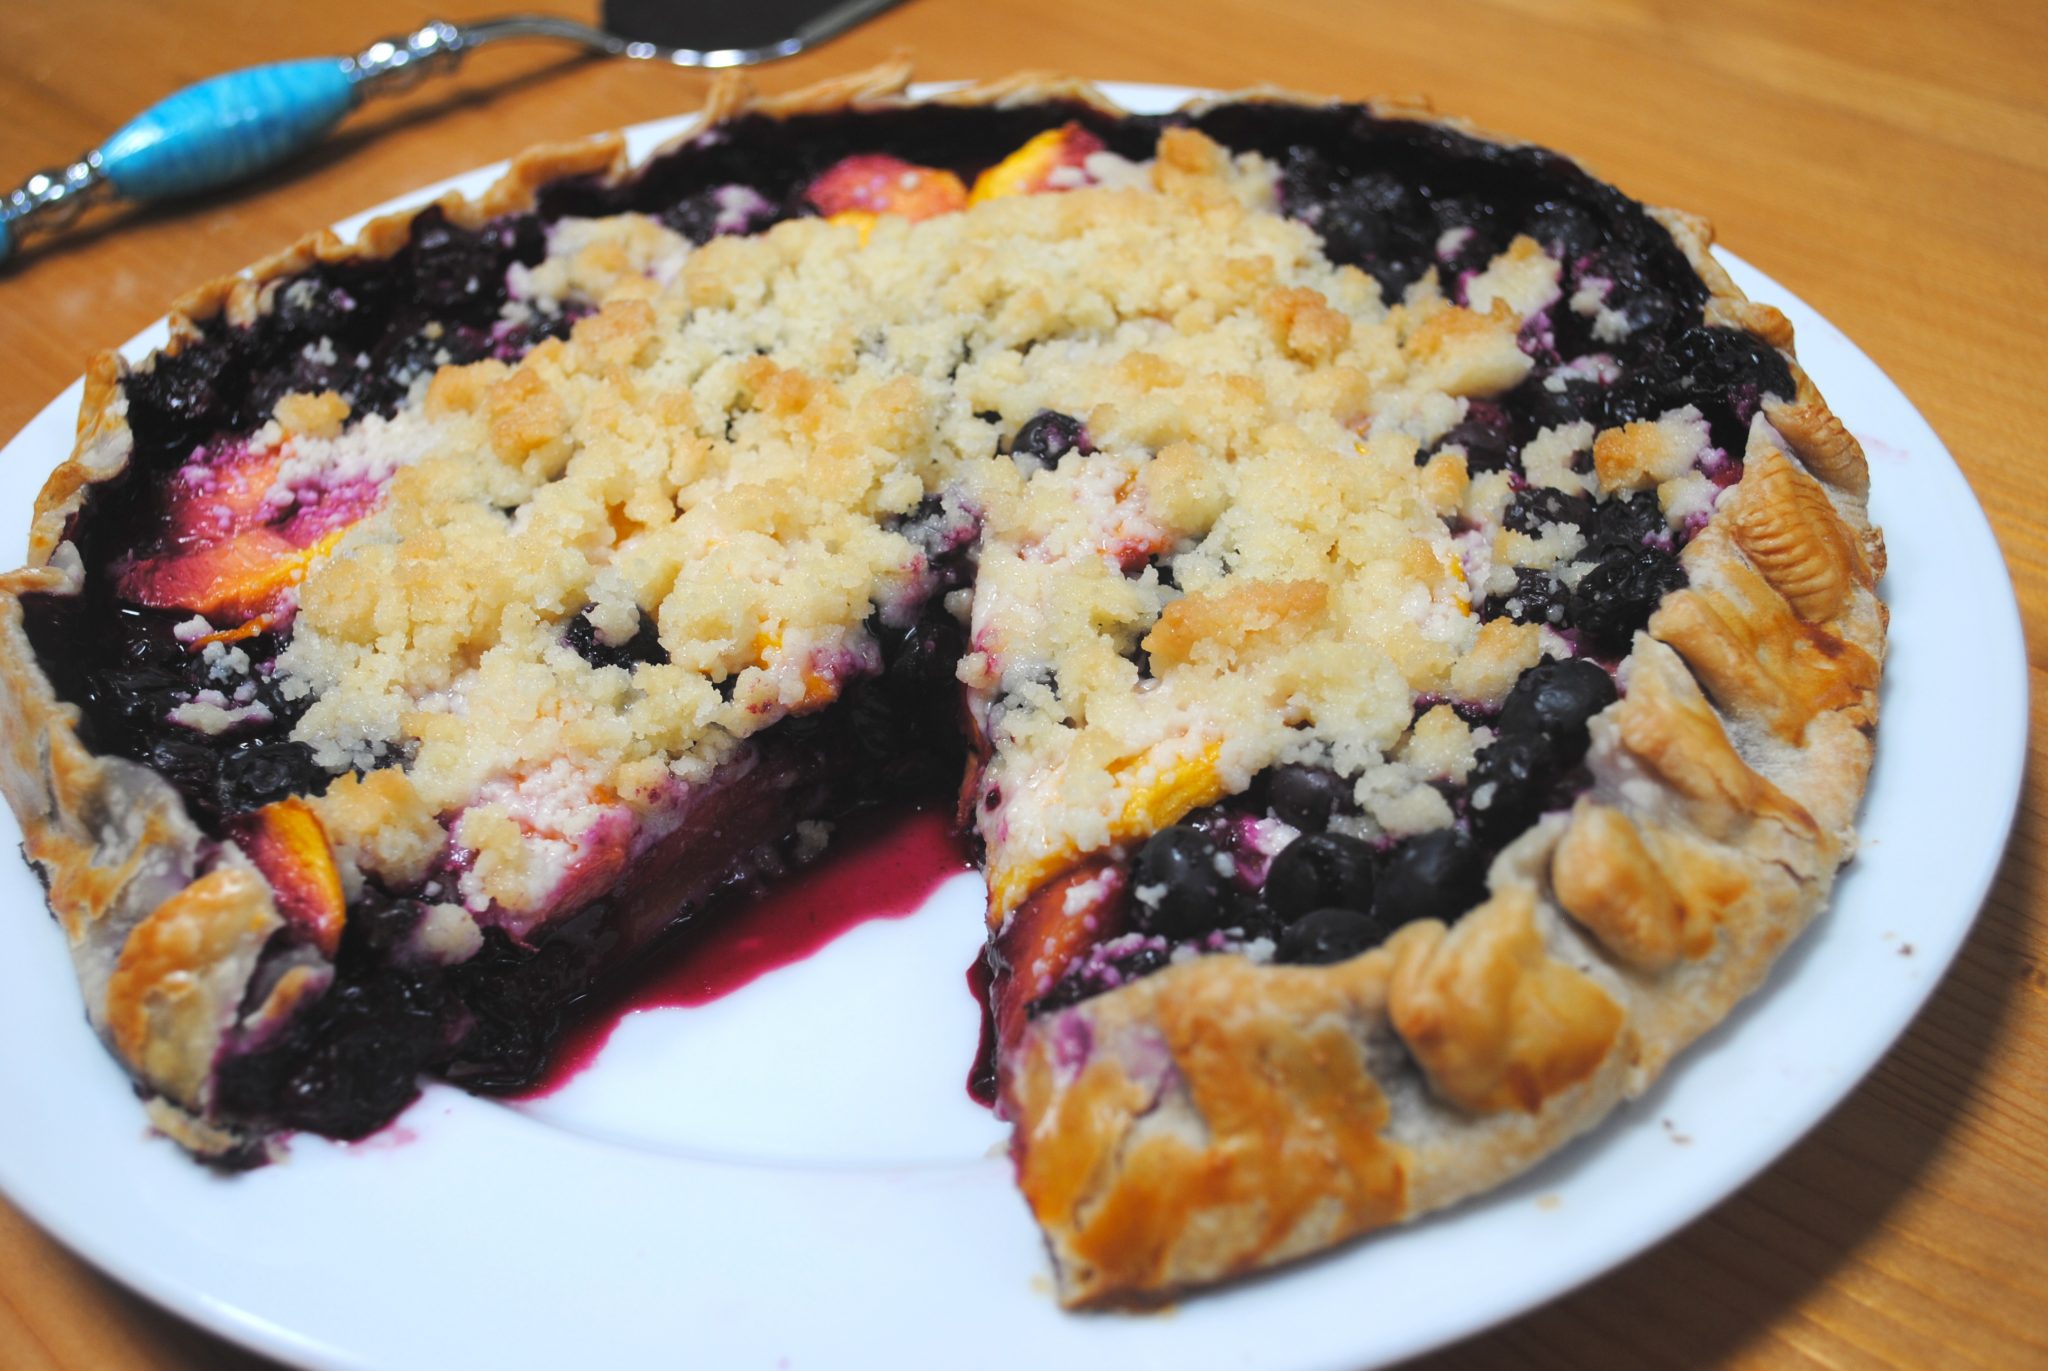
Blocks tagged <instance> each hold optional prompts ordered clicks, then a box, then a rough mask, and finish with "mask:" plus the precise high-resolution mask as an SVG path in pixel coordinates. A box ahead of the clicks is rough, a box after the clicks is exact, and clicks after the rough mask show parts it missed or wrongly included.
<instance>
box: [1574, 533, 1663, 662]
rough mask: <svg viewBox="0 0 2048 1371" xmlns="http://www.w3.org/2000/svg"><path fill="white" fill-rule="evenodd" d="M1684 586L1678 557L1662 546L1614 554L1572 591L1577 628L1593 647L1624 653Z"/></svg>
mask: <svg viewBox="0 0 2048 1371" xmlns="http://www.w3.org/2000/svg"><path fill="white" fill-rule="evenodd" d="M1684 584H1685V571H1684V569H1683V568H1682V567H1680V566H1679V564H1678V559H1677V558H1676V557H1674V556H1673V555H1672V554H1670V553H1668V552H1665V551H1664V550H1663V549H1661V548H1654V547H1639V548H1635V549H1632V550H1616V551H1613V552H1611V553H1609V554H1608V555H1607V556H1606V557H1605V558H1604V559H1603V560H1602V561H1601V562H1600V563H1599V564H1598V565H1597V566H1595V567H1594V568H1593V569H1592V570H1591V571H1589V572H1587V573H1586V574H1585V575H1584V576H1582V577H1580V578H1579V583H1578V585H1577V586H1575V587H1574V588H1573V590H1572V598H1571V607H1570V615H1571V622H1572V626H1573V627H1574V628H1576V629H1578V630H1579V631H1580V633H1582V634H1583V635H1584V636H1585V639H1586V641H1587V642H1588V643H1589V644H1590V645H1592V646H1593V647H1595V648H1597V649H1600V650H1602V651H1607V652H1624V651H1626V650H1627V649H1628V645H1629V641H1630V640H1631V639H1632V638H1634V637H1635V634H1636V630H1637V629H1639V628H1641V627H1643V625H1645V624H1647V623H1649V621H1650V616H1651V615H1652V614H1654V613H1655V612H1656V610H1657V605H1658V604H1659V603H1660V602H1661V601H1662V600H1663V598H1664V597H1665V596H1666V595H1668V594H1669V593H1670V592H1672V591H1674V590H1677V589H1678V588H1679V587H1681V586H1683V585H1684Z"/></svg>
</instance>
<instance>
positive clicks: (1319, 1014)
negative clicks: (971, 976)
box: [1007, 95, 1885, 1305]
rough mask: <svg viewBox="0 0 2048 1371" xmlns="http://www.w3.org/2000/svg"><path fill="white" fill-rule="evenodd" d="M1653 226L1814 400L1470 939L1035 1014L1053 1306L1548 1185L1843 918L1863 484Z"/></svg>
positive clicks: (1855, 778) (1700, 543)
mask: <svg viewBox="0 0 2048 1371" xmlns="http://www.w3.org/2000/svg"><path fill="white" fill-rule="evenodd" d="M1262 98H1286V97H1285V96H1283V95H1266V96H1262ZM1405 113H1407V114H1408V115H1409V117H1426V116H1424V115H1422V114H1420V113H1419V112H1415V111H1405ZM1465 131H1467V132H1470V130H1469V129H1466V130H1465ZM1651 213H1652V214H1653V216H1654V217H1656V218H1657V219H1658V220H1659V222H1661V223H1663V224H1664V225H1665V227H1666V228H1667V229H1668V230H1669V231H1670V232H1671V234H1672V237H1673V239H1674V240H1675V241H1676V242H1677V244H1678V245H1679V247H1680V248H1681V250H1683V251H1684V252H1685V254H1686V256H1687V258H1688V260H1689V261H1690V262H1691V263H1692V264H1693V266H1694V268H1695V270H1697V271H1698V272H1699V274H1700V276H1701V279H1702V280H1703V281H1704V282H1705V283H1706V284H1707V286H1708V288H1709V292H1710V299H1709V301H1708V303H1707V305H1706V306H1705V309H1704V316H1705V319H1706V321H1707V322H1710V323H1713V324H1718V325H1721V326H1724V327H1731V328H1741V329H1745V330H1747V331H1749V332H1750V333H1752V334H1754V335H1756V336H1757V337H1759V338H1761V339H1763V340H1764V341H1765V342H1767V343H1769V344H1770V345H1771V346H1772V347H1774V348H1776V349H1777V350H1778V351H1779V352H1780V353H1781V354H1782V355H1783V356H1784V357H1785V358H1786V360H1787V361H1788V362H1789V363H1790V364H1791V367H1792V376H1793V378H1794V383H1795V386H1796V388H1797V393H1796V394H1795V395H1793V396H1789V397H1777V398H1776V399H1774V400H1771V401H1769V402H1767V403H1766V404H1765V406H1764V410H1763V413H1762V414H1760V415H1759V416H1758V418H1757V420H1756V422H1755V424H1754V425H1753V428H1752V433H1751V435H1750V442H1749V448H1748V451H1747V452H1746V453H1745V457H1746V467H1745V472H1744V476H1743V479H1742V481H1741V482H1740V483H1738V485H1737V487H1736V488H1735V489H1734V490H1733V491H1731V492H1730V493H1729V494H1728V495H1727V496H1725V497H1724V498H1723V499H1722V500H1721V502H1720V503H1719V505H1718V506H1717V508H1716V510H1715V513H1714V515H1713V517H1712V519H1711V520H1710V522H1709V524H1708V525H1707V527H1706V528H1705V529H1703V530H1702V531H1701V533H1700V534H1699V535H1698V536H1697V537H1696V538H1695V539H1694V540H1693V542H1692V543H1691V544H1690V545H1689V546H1688V548H1687V551H1686V553H1685V556H1684V564H1685V567H1686V570H1687V573H1688V576H1689V578H1690V581H1691V585H1690V587H1689V588H1688V589H1686V590H1684V591H1681V592H1679V593H1677V594H1674V595H1673V596H1671V597H1668V598H1667V600H1666V602H1665V605H1664V606H1663V607H1662V608H1661V609H1660V611H1659V613H1658V615H1657V616H1656V617H1655V618H1653V620H1652V621H1651V624H1650V629H1649V632H1648V633H1646V634H1643V635H1639V636H1638V639H1637V643H1636V648H1635V651H1634V653H1633V654H1632V656H1631V658H1630V660H1629V662H1628V664H1627V665H1626V667H1625V668H1624V674H1623V681H1624V685H1625V688H1626V694H1625V696H1624V698H1623V700H1622V701H1621V702H1620V703H1619V704H1617V705H1616V706H1614V707H1613V708H1611V709H1609V710H1608V711H1607V712H1606V713H1605V714H1604V715H1603V716H1602V717H1601V718H1599V719H1596V720H1595V721H1594V726H1593V733H1594V746H1593V750H1592V753H1591V755H1590V757H1589V766H1590V768H1591V770H1592V772H1593V774H1594V777H1595V783H1594V785H1593V787H1592V788H1591V790H1590V791H1589V792H1588V793H1587V794H1586V795H1585V796H1584V797H1582V798H1581V799H1580V801H1579V802H1578V804H1577V806H1576V807H1575V809H1574V810H1573V811H1572V812H1571V813H1570V814H1569V815H1559V816H1553V817H1552V818H1550V819H1548V820H1546V821H1545V822H1544V823H1543V824H1541V825H1539V826H1538V827H1537V828H1536V829H1534V830H1532V831H1531V832H1530V833H1529V834H1527V835H1525V836H1524V837H1523V838H1521V839H1520V840H1518V841H1517V842H1516V843H1514V844H1513V845H1512V846H1511V847H1510V848H1509V849H1508V850H1507V851H1506V852H1504V853H1503V854H1502V855H1501V856H1500V858H1498V859H1497V860H1496V862H1495V863H1494V866H1493V868H1492V870H1491V872H1490V875H1489V885H1490V888H1491V892H1492V893H1491V897H1490V898H1489V900H1488V901H1487V902H1486V903H1485V904H1484V905H1482V906H1481V907H1479V908H1478V909H1476V910H1474V911H1473V912H1471V913H1470V914H1468V915H1466V916H1465V918H1463V919H1462V920H1460V921H1459V922H1458V924H1457V925H1456V926H1455V927H1453V928H1451V929H1448V930H1446V929H1445V928H1443V927H1442V926H1441V925H1438V924H1435V923H1428V922H1425V923H1422V924H1415V925H1410V926H1409V927H1408V928H1405V929H1403V930H1401V931H1400V932H1399V933H1397V934H1396V935H1395V936H1394V937H1393V938H1392V939H1391V940H1390V941H1389V943H1388V944H1387V945H1386V946H1385V947H1383V948H1381V949H1379V950H1376V951H1374V952H1371V953H1367V954H1365V955H1364V956H1361V957H1358V958H1355V959H1353V960H1352V961H1350V962H1347V963H1342V964H1340V965H1337V966H1332V967H1327V968H1302V967H1280V966H1275V967H1257V966H1254V965H1252V964H1250V963H1248V962H1246V961H1244V960H1243V959H1241V958H1236V957H1214V958H1207V959H1202V960H1199V961H1196V962H1192V963H1189V964H1186V965H1183V966H1179V967H1175V968H1172V969H1169V970H1168V971H1165V972H1161V973H1158V974H1157V975H1155V976H1153V977H1150V978H1147V979H1146V980H1143V981H1140V982H1138V983H1136V984H1134V985H1132V986H1128V987H1126V988H1124V989H1122V990H1118V991H1114V992H1111V993H1110V994H1107V995H1104V996H1102V997H1100V998H1098V999H1095V1000H1092V1001H1085V1002H1083V1003H1081V1004H1079V1005H1077V1006H1075V1007H1073V1008H1072V1009H1069V1010H1066V1011H1063V1012H1060V1013H1057V1014H1052V1015H1047V1016H1045V1017H1044V1018H1043V1019H1041V1020H1038V1021H1036V1022H1035V1023H1033V1024H1032V1025H1031V1026H1030V1027H1029V1028H1028V1029H1027V1030H1026V1032H1025V1034H1024V1035H1023V1039H1022V1041H1021V1043H1020V1044H1019V1047H1018V1048H1017V1050H1016V1051H1015V1053H1014V1054H1013V1060H1012V1061H1011V1062H1010V1063H1009V1064H1008V1067H1007V1073H1008V1079H1009V1080H1010V1082H1011V1089H1010V1100H1011V1107H1012V1108H1013V1109H1014V1110H1015V1111H1016V1113H1017V1133H1016V1144H1015V1154H1016V1159H1017V1164H1018V1174H1019V1182H1020V1185H1021V1187H1022V1188H1023V1190H1024V1193H1025V1196H1026V1198H1027V1200H1028V1201H1029V1202H1030V1203H1031V1205H1032V1208H1033V1211H1034V1213H1035V1214H1036V1216H1037V1218H1038V1220H1039V1222H1040V1224H1041V1226H1042V1227H1043V1228H1044V1229H1045V1232H1046V1236H1047V1240H1048V1242H1049V1244H1050V1246H1051V1249H1052V1253H1053V1257H1054V1262H1055V1265H1056V1267H1057V1270H1058V1273H1059V1282H1060V1296H1061V1298H1062V1300H1063V1301H1064V1302H1065V1303H1067V1304H1069V1305H1087V1304H1095V1303H1101V1302H1106V1301H1128V1300H1134V1299H1135V1300H1153V1299H1159V1298H1163V1297H1166V1296H1168V1295H1170V1294H1171V1293H1172V1292H1173V1291H1175V1290H1177V1289H1181V1288H1185V1287H1189V1286H1194V1285H1199V1284H1205V1283H1208V1282H1212V1281H1215V1280H1218V1279H1223V1278H1227V1277H1230V1276H1234V1275H1239V1274H1243V1273H1246V1272H1250V1271H1255V1270H1259V1269H1262V1268H1265V1267H1269V1266H1272V1265H1275V1264H1277V1263H1281V1262H1285V1261H1288V1260H1291V1259H1293V1258H1295V1257H1298V1256H1300V1255H1302V1254H1304V1253H1306V1252H1310V1251H1315V1250H1320V1249H1322V1248H1326V1247H1329V1246H1331V1245H1333V1244H1335V1243H1338V1242H1341V1241H1343V1240H1344V1239H1346V1238H1349V1237H1353V1236H1355V1235H1357V1234H1360V1233H1364V1232H1369V1231H1371V1230H1373V1229H1375V1228H1379V1227H1382V1226H1385V1225H1387V1224H1389V1223H1394V1222H1398V1221H1401V1220H1403V1219H1407V1218H1412V1217H1415V1216H1417V1215H1420V1214H1423V1213H1426V1212H1428V1211H1430V1210H1433V1209H1437V1208H1440V1207H1442V1206H1444V1205H1447V1204H1450V1203H1453V1202H1455V1201H1457V1200H1459V1199H1462V1198H1465V1197H1467V1196H1470V1195H1473V1194H1476V1193H1479V1192H1481V1191H1484V1190H1487V1189H1489V1188H1491V1187H1493V1186H1495V1185H1497V1184H1499V1183H1500V1182H1501V1181H1503V1180H1505V1179H1507V1178H1509V1177H1511V1176H1513V1175H1516V1174H1518V1173H1519V1172H1521V1171H1523V1170H1526V1169H1527V1168H1528V1167H1530V1166H1531V1165H1533V1164H1534V1163H1535V1162H1537V1161H1538V1160H1540V1159H1541V1158H1542V1157H1544V1156H1545V1155H1547V1154H1548V1153H1550V1152H1551V1151H1553V1150H1555V1149H1556V1148H1557V1147H1559V1146H1561V1145H1562V1144H1563V1143H1565V1142H1566V1141H1568V1140H1570V1139H1571V1138H1573V1137H1576V1136H1577V1135H1579V1134H1580V1133H1582V1132H1584V1131H1585V1130H1586V1129H1588V1128H1590V1127H1592V1126H1593V1125H1594V1124H1595V1123H1597V1122H1599V1121H1600V1120H1601V1119H1602V1118H1604V1117H1605V1116H1606V1115H1607V1114H1608V1113H1609V1112H1610V1111H1612V1110H1613V1109H1614V1107H1615V1106H1616V1105H1618V1104H1619V1103H1621V1102H1622V1101H1623V1100H1625V1099H1627V1098H1630V1097H1632V1096H1634V1095H1637V1094H1639V1093H1641V1092H1642V1091H1643V1090H1644V1089H1646V1088H1647V1087H1648V1086H1649V1084H1650V1083H1651V1082H1652V1081H1654V1080H1655V1079H1656V1077H1657V1076H1658V1074H1659V1073H1660V1072H1661V1071H1662V1070H1663V1068H1664V1066H1665V1065H1666V1064H1667V1063H1668V1062H1669V1061H1670V1060H1671V1058H1672V1057H1673V1056H1675V1055H1676V1054H1677V1053H1678V1052H1679V1051H1681V1050H1682V1049H1683V1048H1684V1047H1685V1046H1686V1045H1688V1044H1689V1043H1691V1042H1692V1041H1693V1040H1694V1039H1695V1038H1697V1037H1698V1036H1699V1035H1700V1034H1702V1033H1704V1032H1705V1031H1707V1030H1708V1029H1709V1028H1711V1027H1713V1026H1714V1025H1715V1024H1717V1023H1719V1022H1720V1021H1721V1020H1722V1019H1723V1018H1725V1017H1726V1015H1727V1013H1728V1011H1729V1010H1730V1009H1731V1008H1732V1007H1733V1006H1734V1005H1735V1004H1736V1003H1737V1002H1738V1001H1739V1000H1741V999H1742V998H1743V997H1744V996H1746V995H1747V994H1749V993H1750V992H1751V991H1752V990H1754V989H1755V988H1756V987H1757V986H1758V985H1759V984H1761V982H1762V981H1763V979H1764V977H1765V976H1766V974H1767V973H1768V971H1769V969H1770V966H1771V964H1772V962H1773V961H1774V960H1775V959H1776V957H1777V955H1778V954H1779V952H1780V951H1782V950H1783V948H1784V947H1785V946H1786V945H1787V944H1788V943H1789V942H1790V941H1791V940H1792V939H1793V938H1794V937H1796V936H1797V935H1798V933H1799V932H1800V931H1801V930H1802V929H1803V928H1804V927H1805V925H1806V924H1807V923H1808V922H1809V921H1810V920H1811V919H1812V918H1813V917H1814V915H1815V914H1816V913H1817V912H1818V911H1819V910H1820V909H1821V908H1822V907H1823V905H1825V903H1826V901H1827V898H1828V894H1829V891H1830V889H1831V888H1832V884H1833V879H1834V875H1835V872H1836V871H1837V870H1838V868H1839V867H1840V865H1841V863H1842V862H1843V861H1844V860H1845V859H1846V858H1847V856H1848V855H1849V853H1850V851H1851V850H1852V848H1853V843H1854V831H1853V822H1854V816H1855V812H1856V808H1857V805H1858V804H1859V803H1860V800H1861V797H1862V793H1863V788H1864V784H1865V782H1866V780H1867V778H1868V774H1869V768H1870V762H1871V756H1872V743H1873V739H1874V736H1875V728H1876V717H1877V688H1878V682H1879V674H1880V670H1881V663H1882V660H1883V655H1884V639H1885V611H1884V605H1883V602H1882V601H1881V600H1879V599H1878V597H1877V595H1876V591H1875V585H1876V581H1877V579H1878V578H1879V577H1880V576H1881V575H1882V573H1883V568H1884V556H1883V541H1882V537H1881V535H1880V533H1879V532H1878V530H1876V529H1875V528H1873V527H1872V526H1871V524H1870V522H1869V518H1868V514H1867V508H1866V498H1867V494H1868V472H1867V468H1866V467H1865V464H1864V462H1863V458H1862V453H1861V450H1860V448H1858V447H1857V445H1856V443H1855V440H1854V438H1853V437H1851V436H1850V435H1849V434H1848V432H1847V430H1846V429H1844V428H1843V427H1842V425H1841V424H1840V422H1839V420H1837V419H1835V417H1834V416H1833V414H1832V413H1830V412H1829V411H1828V410H1827V408H1826V405H1825V402H1824V401H1822V400H1821V398H1820V396H1819V394H1818V392H1817V391H1816V390H1815V389H1814V387H1813V385H1812V382H1811V381H1810V380H1809V379H1808V378H1807V377H1806V375H1805V373H1804V371H1802V370H1801V369H1800V368H1799V367H1798V364H1797V362H1796V360H1795V359H1794V358H1793V356H1792V336H1791V328H1790V326H1789V324H1788V323H1787V322H1786V320H1785V318H1784V316H1783V315H1782V314H1780V313H1779V312H1778V311H1777V310H1775V309H1772V308H1771V307H1769V306H1767V305H1758V304H1755V303H1753V302H1751V301H1749V300H1747V299H1746V298H1744V297H1743V295H1742V293H1741V292H1740V291H1739V290H1738V289H1737V288H1736V286H1735V285H1734V283H1733V281H1732V280H1730V279H1729V277H1728V276H1727V274H1726V272H1725V271H1723V270H1722V269H1721V267H1720V266H1719V264H1718V263H1716V262H1715V261H1714V260H1713V259H1712V257H1710V256H1709V255H1708V251H1707V249H1708V247H1709V245H1710V242H1711V239H1710V236H1709V233H1708V230H1707V227H1706V225H1705V224H1704V222H1703V221H1700V220H1698V219H1695V218H1693V217H1691V216H1687V215H1682V214H1677V213H1674V212H1670V211H1656V210H1653V211H1651ZM1304 1178H1309V1179H1307V1180H1304ZM1318 1186H1320V1188H1318Z"/></svg>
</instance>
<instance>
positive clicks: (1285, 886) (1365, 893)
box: [1264, 833, 1373, 919]
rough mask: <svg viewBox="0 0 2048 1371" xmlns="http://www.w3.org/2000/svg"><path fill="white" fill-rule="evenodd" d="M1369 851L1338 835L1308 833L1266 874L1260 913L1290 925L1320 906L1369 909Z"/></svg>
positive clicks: (1370, 888)
mask: <svg viewBox="0 0 2048 1371" xmlns="http://www.w3.org/2000/svg"><path fill="white" fill-rule="evenodd" d="M1372 867H1373V861H1372V849H1371V848H1370V847H1368V846H1367V845H1366V844H1364V843H1362V842H1360V841H1359V840H1358V839H1356V838H1353V837H1350V836H1348V835H1346V834H1343V833H1313V834H1310V835H1308V836H1307V837H1302V838H1296V839H1295V840H1294V841H1293V842H1291V843H1289V844H1288V845H1287V846H1286V847H1284V848H1282V849H1280V855H1279V856H1277V857H1275V858H1274V859H1273V865H1272V867H1271V868H1270V869H1268V871H1267V873H1266V886H1265V892H1264V899H1265V903H1266V908H1268V909H1270V910H1272V911H1273V912H1274V913H1275V914H1278V915H1279V916H1280V917H1281V918H1283V919H1292V918H1296V917H1298V916H1300V915H1303V914H1306V913H1308V911H1310V910H1312V909H1320V908H1322V907H1323V906H1325V905H1343V906H1345V907H1346V908H1348V909H1370V908H1372V889H1373V871H1372Z"/></svg>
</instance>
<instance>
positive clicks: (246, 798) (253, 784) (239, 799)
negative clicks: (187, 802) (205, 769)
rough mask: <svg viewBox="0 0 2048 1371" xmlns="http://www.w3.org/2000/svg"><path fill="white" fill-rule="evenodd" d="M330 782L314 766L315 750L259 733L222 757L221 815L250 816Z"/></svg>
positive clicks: (236, 745)
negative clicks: (251, 812)
mask: <svg viewBox="0 0 2048 1371" xmlns="http://www.w3.org/2000/svg"><path fill="white" fill-rule="evenodd" d="M326 783H327V773H326V772H325V771H322V770H321V769H320V768H319V767H317V766H315V765H313V749H311V748H309V747H307V746H306V745H305V744H304V743H295V742H292V741H291V740H290V739H288V738H279V737H274V736H270V735H267V734H259V735H258V736H256V737H253V738H249V739H246V740H244V741H242V742H240V743H237V744H235V745H234V746H233V747H230V748H229V749H227V751H226V752H224V753H223V754H222V755H221V759H220V785H219V794H220V808H221V812H222V813H223V814H243V813H247V812H248V811H249V810H252V809H261V808H262V807H263V806H264V805H267V804H269V803H271V802H272V801H273V800H282V799H283V798H284V797H285V796H287V795H305V794H312V793H315V792H317V791H319V790H322V789H324V788H325V786H326Z"/></svg>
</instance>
